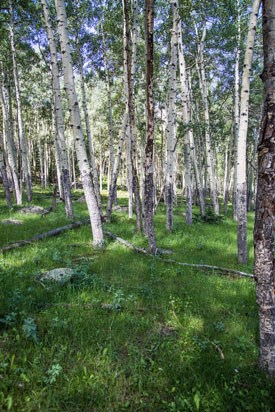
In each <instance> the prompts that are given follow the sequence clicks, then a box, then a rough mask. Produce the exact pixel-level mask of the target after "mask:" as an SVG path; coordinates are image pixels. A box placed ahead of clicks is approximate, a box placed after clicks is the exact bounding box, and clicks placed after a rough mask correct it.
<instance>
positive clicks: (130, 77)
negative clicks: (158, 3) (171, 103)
mask: <svg viewBox="0 0 275 412" xmlns="http://www.w3.org/2000/svg"><path fill="white" fill-rule="evenodd" d="M123 16H124V27H125V28H124V31H125V58H126V65H127V86H128V110H129V125H130V136H131V167H132V178H133V193H134V196H135V207H136V229H137V231H141V229H142V210H141V209H142V208H141V199H140V192H139V179H138V174H137V130H136V116H135V97H134V87H133V86H134V74H133V71H132V68H133V66H134V65H133V61H134V62H135V56H134V54H135V44H134V41H135V40H134V39H132V40H133V49H132V56H131V51H130V43H131V35H130V26H129V7H128V0H123ZM134 20H135V19H134ZM134 27H135V24H134Z"/></svg>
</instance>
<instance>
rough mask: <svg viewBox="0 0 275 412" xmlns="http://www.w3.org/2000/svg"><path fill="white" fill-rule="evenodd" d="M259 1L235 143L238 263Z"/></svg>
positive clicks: (242, 248)
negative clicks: (252, 68) (251, 75)
mask: <svg viewBox="0 0 275 412" xmlns="http://www.w3.org/2000/svg"><path fill="white" fill-rule="evenodd" d="M260 2H261V0H254V2H253V6H252V11H251V14H250V19H249V26H248V34H247V43H246V51H245V58H244V65H243V74H242V87H241V100H240V123H239V129H238V142H237V162H236V186H237V193H236V210H237V222H238V223H237V224H238V232H237V233H238V262H239V263H246V262H247V259H248V250H247V218H246V205H247V182H246V160H247V159H246V142H247V130H248V110H249V91H250V73H251V67H252V57H253V47H254V42H255V35H256V26H257V18H258V11H259V6H260Z"/></svg>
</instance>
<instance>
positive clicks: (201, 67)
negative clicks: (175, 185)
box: [194, 21, 219, 215]
mask: <svg viewBox="0 0 275 412" xmlns="http://www.w3.org/2000/svg"><path fill="white" fill-rule="evenodd" d="M194 24H195V31H196V36H197V40H198V59H197V67H198V74H199V82H200V90H201V95H202V101H203V109H204V110H203V111H204V122H205V151H206V164H207V174H208V176H209V185H210V196H211V200H212V204H213V209H214V213H215V215H219V201H218V193H217V181H216V175H215V169H214V160H213V150H212V146H211V135H210V113H209V91H208V85H207V80H206V74H205V62H204V42H205V37H206V22H205V21H203V31H202V35H201V38H199V33H198V28H197V24H196V22H194Z"/></svg>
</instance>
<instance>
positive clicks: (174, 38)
mask: <svg viewBox="0 0 275 412" xmlns="http://www.w3.org/2000/svg"><path fill="white" fill-rule="evenodd" d="M170 3H171V8H172V19H173V23H172V24H173V26H172V32H171V41H170V44H171V55H170V62H169V82H168V83H169V85H168V99H169V101H168V124H167V141H166V180H165V198H166V229H167V230H169V231H171V230H172V229H173V224H174V213H173V205H174V180H175V163H176V160H175V151H176V92H177V65H178V50H177V44H178V43H177V42H178V21H177V7H176V3H175V2H174V1H171V2H170Z"/></svg>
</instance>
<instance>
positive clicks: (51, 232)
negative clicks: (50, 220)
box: [1, 219, 90, 253]
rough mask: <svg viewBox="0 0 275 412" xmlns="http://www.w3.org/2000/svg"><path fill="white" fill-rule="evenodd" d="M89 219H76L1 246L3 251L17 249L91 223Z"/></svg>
mask: <svg viewBox="0 0 275 412" xmlns="http://www.w3.org/2000/svg"><path fill="white" fill-rule="evenodd" d="M89 221H90V220H89V219H85V220H82V221H81V220H80V221H76V222H74V223H71V224H70V225H66V226H62V227H58V228H56V229H52V230H49V231H48V232H43V233H40V234H38V235H34V236H33V237H31V238H30V239H28V240H18V241H17V242H14V243H10V244H9V245H6V246H3V247H2V248H1V251H2V252H3V253H5V252H8V251H9V250H12V249H16V248H19V247H23V246H25V245H29V244H32V243H34V242H37V241H38V240H42V239H45V238H46V237H52V236H58V235H60V234H61V233H63V232H66V231H68V230H72V229H76V228H78V227H80V226H83V225H86V224H87V223H89Z"/></svg>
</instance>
